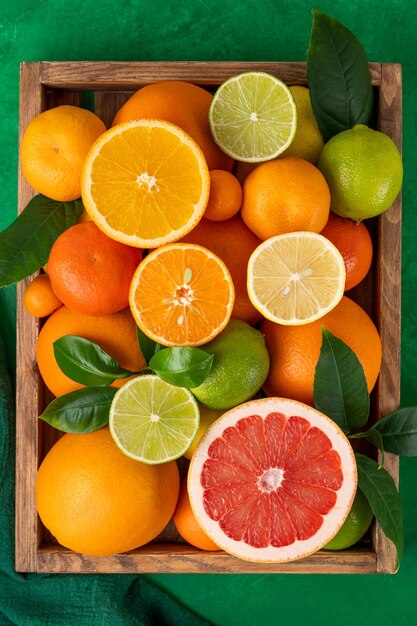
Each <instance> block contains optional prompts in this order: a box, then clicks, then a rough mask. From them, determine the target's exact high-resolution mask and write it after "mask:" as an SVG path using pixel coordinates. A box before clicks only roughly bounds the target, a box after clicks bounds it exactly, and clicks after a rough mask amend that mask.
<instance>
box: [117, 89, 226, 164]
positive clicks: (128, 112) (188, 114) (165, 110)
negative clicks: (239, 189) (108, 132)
mask: <svg viewBox="0 0 417 626" xmlns="http://www.w3.org/2000/svg"><path fill="white" fill-rule="evenodd" d="M212 100H213V96H212V95H211V94H210V93H209V92H208V91H206V90H205V89H202V88H201V87H198V86H197V85H193V84H192V83H187V82H185V81H181V80H163V81H160V82H158V83H155V84H153V85H146V87H142V88H141V89H139V91H137V92H136V93H135V94H133V96H131V97H130V98H129V100H127V102H125V104H124V105H123V106H122V108H121V109H120V110H119V111H118V113H117V114H116V117H115V118H114V120H113V126H114V125H115V124H123V123H124V122H130V121H131V120H138V119H143V118H148V119H158V120H165V121H167V122H171V123H172V124H175V125H176V126H179V127H180V128H182V129H183V130H184V131H185V132H186V133H187V134H188V135H190V137H192V138H193V139H194V141H195V142H196V143H197V144H198V145H199V146H200V148H201V149H202V151H203V153H204V156H205V158H206V161H207V165H208V166H209V168H210V169H223V170H231V169H232V165H233V161H232V159H231V158H230V157H228V156H227V155H226V154H224V152H222V151H221V150H220V148H219V147H218V146H216V144H215V143H214V141H213V138H212V136H211V132H210V126H209V122H208V112H209V108H210V104H211V101H212Z"/></svg>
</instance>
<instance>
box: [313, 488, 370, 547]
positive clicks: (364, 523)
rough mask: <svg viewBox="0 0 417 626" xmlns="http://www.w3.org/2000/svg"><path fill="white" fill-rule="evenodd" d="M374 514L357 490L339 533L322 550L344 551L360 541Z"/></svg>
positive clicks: (360, 492)
mask: <svg viewBox="0 0 417 626" xmlns="http://www.w3.org/2000/svg"><path fill="white" fill-rule="evenodd" d="M373 518H374V514H373V512H372V509H371V507H370V506H369V504H368V500H367V499H366V498H365V496H364V495H363V493H362V491H361V490H360V489H359V488H358V490H357V492H356V496H355V499H354V501H353V504H352V508H351V510H350V513H349V515H348V516H347V518H346V520H345V522H344V524H343V525H342V526H341V528H340V530H339V532H338V533H337V534H336V535H335V536H334V537H333V539H332V540H331V541H329V543H327V544H326V545H325V546H324V548H323V550H344V549H345V548H350V546H353V545H354V544H355V543H357V542H358V541H359V539H361V538H362V537H363V536H364V534H365V533H366V531H367V530H368V528H369V526H370V525H371V523H372V520H373Z"/></svg>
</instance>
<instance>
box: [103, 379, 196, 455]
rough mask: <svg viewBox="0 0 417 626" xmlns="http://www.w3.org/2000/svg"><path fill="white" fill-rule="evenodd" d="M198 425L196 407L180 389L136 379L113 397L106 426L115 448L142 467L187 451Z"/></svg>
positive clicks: (191, 397) (193, 400)
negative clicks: (107, 425) (108, 427)
mask: <svg viewBox="0 0 417 626" xmlns="http://www.w3.org/2000/svg"><path fill="white" fill-rule="evenodd" d="M198 424H199V411H198V405H197V402H196V401H195V399H194V397H193V395H192V394H191V393H190V392H189V391H188V389H184V388H183V387H174V386H173V385H170V384H169V383H166V382H165V381H164V380H162V379H161V378H159V376H153V375H146V376H137V377H136V378H132V380H130V381H128V382H127V383H126V384H125V385H123V387H121V388H120V389H119V391H118V392H117V393H116V395H115V396H114V399H113V402H112V404H111V407H110V418H109V426H110V432H111V435H112V437H113V439H114V441H115V442H116V444H117V446H118V447H119V448H120V449H121V451H122V452H124V453H125V454H126V455H127V456H130V457H131V458H132V459H135V460H136V461H142V463H150V464H154V463H167V462H168V461H172V460H174V459H177V458H178V457H180V456H181V455H182V454H184V452H185V451H186V450H187V449H188V448H189V447H190V445H191V443H192V441H193V439H194V437H195V436H196V433H197V431H198Z"/></svg>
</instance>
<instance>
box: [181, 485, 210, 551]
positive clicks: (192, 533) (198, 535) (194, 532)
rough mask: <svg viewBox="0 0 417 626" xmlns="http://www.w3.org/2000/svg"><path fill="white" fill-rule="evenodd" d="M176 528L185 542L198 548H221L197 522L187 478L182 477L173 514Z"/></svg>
mask: <svg viewBox="0 0 417 626" xmlns="http://www.w3.org/2000/svg"><path fill="white" fill-rule="evenodd" d="M172 519H173V521H174V524H175V527H176V529H177V530H178V532H179V534H180V535H181V537H182V538H183V539H184V541H186V542H187V543H189V544H191V545H192V546H194V547H195V548H200V550H221V548H219V547H218V546H217V545H216V544H215V543H214V541H212V540H211V539H210V537H208V536H207V535H206V533H205V532H204V530H203V529H202V528H201V526H200V524H199V523H198V522H197V520H196V518H195V515H194V513H193V511H192V508H191V505H190V498H189V497H188V490H187V479H186V478H183V480H182V481H181V486H180V494H179V496H178V502H177V507H176V509H175V513H174V516H173V518H172Z"/></svg>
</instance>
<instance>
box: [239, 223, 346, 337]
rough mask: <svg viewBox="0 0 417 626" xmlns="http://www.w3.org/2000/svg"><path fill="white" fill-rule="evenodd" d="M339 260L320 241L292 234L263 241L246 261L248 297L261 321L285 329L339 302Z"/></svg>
mask: <svg viewBox="0 0 417 626" xmlns="http://www.w3.org/2000/svg"><path fill="white" fill-rule="evenodd" d="M345 278H346V270H345V264H344V261H343V257H342V255H341V254H340V252H339V251H338V250H337V248H336V247H335V246H334V245H333V244H332V243H331V242H330V241H329V240H328V239H326V238H325V237H323V236H322V235H318V234H316V233H310V232H295V233H287V234H285V235H277V236H276V237H271V238H270V239H267V240H266V241H264V242H263V243H261V245H260V246H258V247H257V248H256V250H255V251H254V252H253V253H252V256H251V257H250V259H249V263H248V285H247V286H248V294H249V298H250V300H251V302H252V304H253V305H254V306H255V307H256V308H257V309H258V311H260V313H262V315H263V316H264V317H266V318H267V319H269V320H271V321H272V322H276V323H278V324H284V325H287V326H298V325H300V324H308V323H309V322H314V321H315V320H318V319H320V318H321V317H323V315H326V313H328V312H329V311H331V310H332V309H333V308H334V307H335V306H336V304H337V303H338V302H339V301H340V300H341V298H342V296H343V292H344V288H345Z"/></svg>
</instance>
